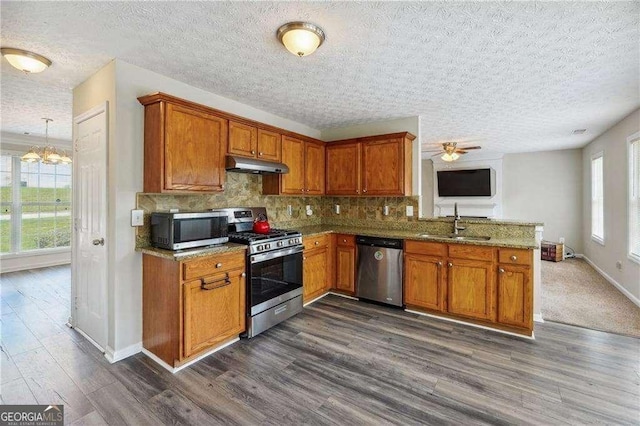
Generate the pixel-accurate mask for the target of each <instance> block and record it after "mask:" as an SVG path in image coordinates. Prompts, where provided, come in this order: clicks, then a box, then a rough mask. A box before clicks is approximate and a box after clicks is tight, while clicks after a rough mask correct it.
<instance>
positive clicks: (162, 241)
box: [151, 211, 229, 250]
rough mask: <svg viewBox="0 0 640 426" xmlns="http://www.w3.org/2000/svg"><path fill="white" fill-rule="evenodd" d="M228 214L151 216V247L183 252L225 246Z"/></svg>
mask: <svg viewBox="0 0 640 426" xmlns="http://www.w3.org/2000/svg"><path fill="white" fill-rule="evenodd" d="M227 232H228V226H227V215H226V214H225V213H224V212H213V211H212V212H194V213H151V245H153V246H154V247H158V248H163V249H167V250H182V249H187V248H194V247H204V246H209V245H213V244H224V243H226V242H227V241H229V237H228V236H227Z"/></svg>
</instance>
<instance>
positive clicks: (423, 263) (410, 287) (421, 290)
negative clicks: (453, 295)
mask: <svg viewBox="0 0 640 426" xmlns="http://www.w3.org/2000/svg"><path fill="white" fill-rule="evenodd" d="M404 268H405V269H404V303H405V304H406V305H414V306H419V307H422V308H427V309H433V310H436V311H442V310H443V305H444V295H443V291H444V283H443V282H442V268H443V260H442V259H440V258H437V257H428V256H420V255H414V254H405V256H404Z"/></svg>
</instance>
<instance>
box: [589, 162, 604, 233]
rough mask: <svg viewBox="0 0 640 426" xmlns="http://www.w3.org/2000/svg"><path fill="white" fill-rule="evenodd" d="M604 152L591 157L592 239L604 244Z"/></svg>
mask: <svg viewBox="0 0 640 426" xmlns="http://www.w3.org/2000/svg"><path fill="white" fill-rule="evenodd" d="M602 170H603V153H602V152H600V153H598V154H596V155H594V156H593V157H591V239H593V240H594V241H596V242H598V243H600V244H604V182H603V180H604V176H603V173H602Z"/></svg>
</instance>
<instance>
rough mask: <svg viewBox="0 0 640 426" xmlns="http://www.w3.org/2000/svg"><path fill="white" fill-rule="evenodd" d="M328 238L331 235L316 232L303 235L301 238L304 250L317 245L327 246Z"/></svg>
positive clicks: (317, 246)
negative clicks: (316, 233) (306, 235)
mask: <svg viewBox="0 0 640 426" xmlns="http://www.w3.org/2000/svg"><path fill="white" fill-rule="evenodd" d="M330 239H331V235H329V234H318V235H311V236H309V237H304V238H303V239H302V243H303V244H304V249H305V250H310V249H314V248H319V247H327V246H328V245H329V241H330Z"/></svg>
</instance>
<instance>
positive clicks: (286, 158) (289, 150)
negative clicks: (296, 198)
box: [262, 136, 325, 195]
mask: <svg viewBox="0 0 640 426" xmlns="http://www.w3.org/2000/svg"><path fill="white" fill-rule="evenodd" d="M324 150H325V146H324V142H312V141H305V140H301V139H296V138H293V137H290V136H282V156H281V158H282V162H283V163H284V164H286V165H287V166H288V167H289V173H286V174H283V175H274V174H268V175H264V176H263V177H262V193H263V194H265V195H280V194H282V195H323V194H324V183H325V182H324V176H325V160H324V156H325V153H324Z"/></svg>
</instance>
